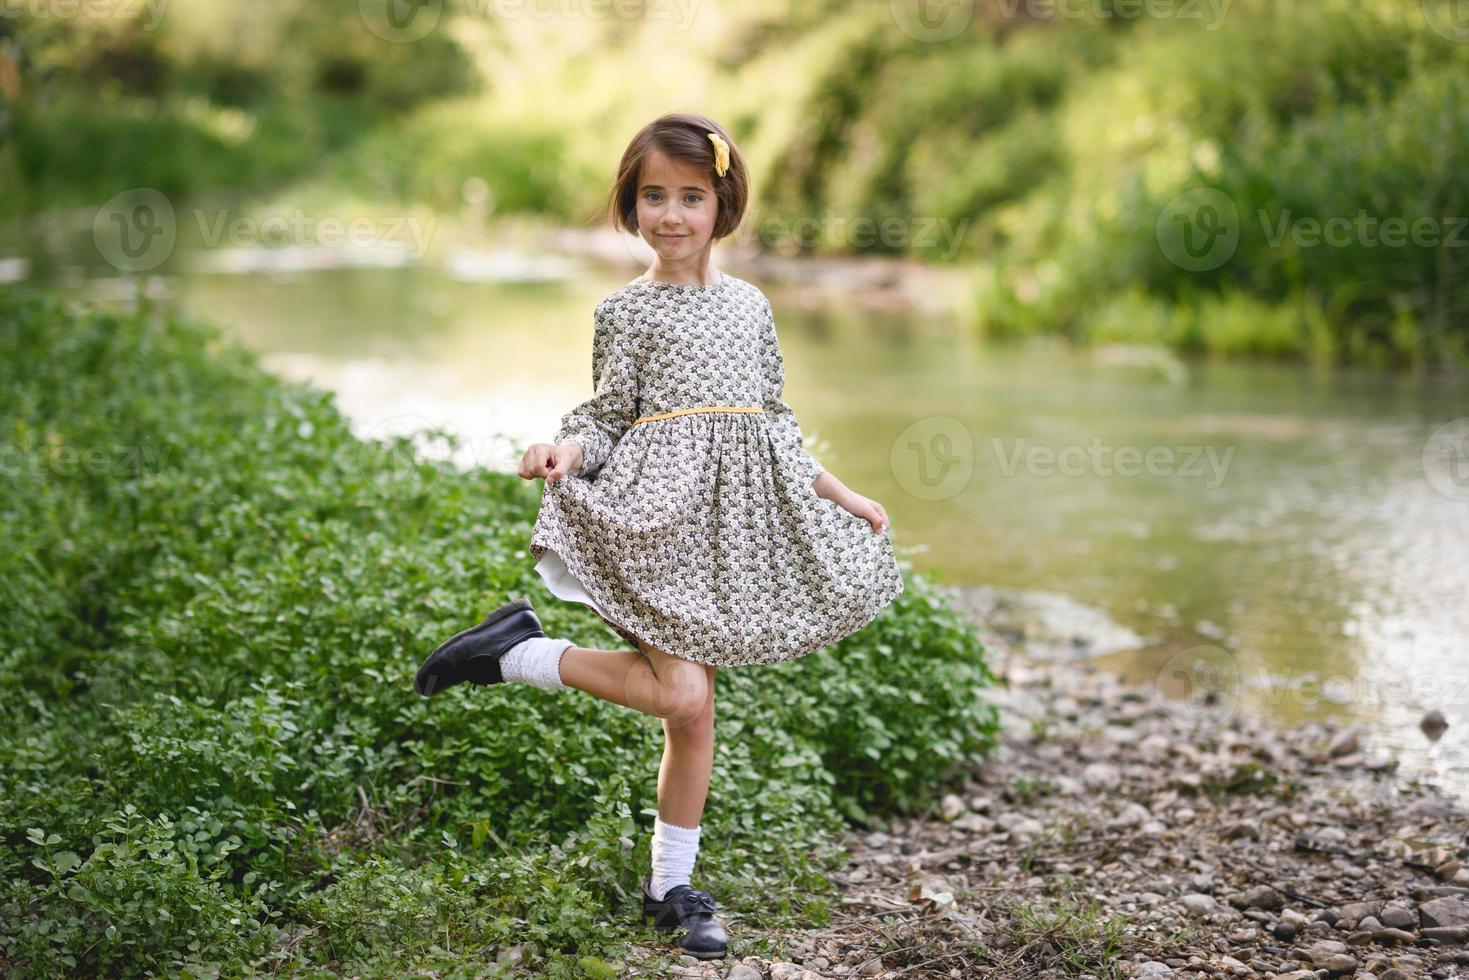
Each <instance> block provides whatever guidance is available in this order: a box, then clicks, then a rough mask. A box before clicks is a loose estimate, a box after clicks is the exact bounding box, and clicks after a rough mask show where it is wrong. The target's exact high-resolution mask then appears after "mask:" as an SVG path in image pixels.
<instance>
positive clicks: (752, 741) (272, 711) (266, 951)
mask: <svg viewBox="0 0 1469 980" xmlns="http://www.w3.org/2000/svg"><path fill="white" fill-rule="evenodd" d="M0 427H3V431H4V432H5V433H6V438H7V442H8V445H7V446H6V447H5V448H6V450H7V456H6V460H5V462H6V465H5V467H4V469H3V474H4V481H5V493H4V494H3V495H0V520H3V526H4V528H5V530H6V532H7V534H8V536H9V538H8V540H9V541H10V543H11V547H9V548H7V549H5V550H4V552H3V553H0V589H3V590H4V593H3V597H4V600H5V603H6V609H7V612H8V613H9V615H7V616H6V617H4V618H3V619H0V651H3V653H0V693H3V695H4V697H3V699H0V725H3V727H4V730H6V731H9V732H13V733H16V735H15V736H14V737H12V738H10V739H6V740H3V741H0V840H3V845H0V881H3V882H4V884H3V885H0V947H3V949H4V956H5V958H6V959H7V961H8V964H7V965H8V966H9V967H10V968H11V970H12V972H13V973H14V974H15V975H18V976H27V975H43V974H44V975H51V974H55V973H57V972H62V971H65V972H77V973H85V974H95V973H105V974H107V975H116V976H133V975H142V974H144V973H149V972H159V971H162V972H168V973H178V972H185V971H190V970H194V969H195V968H198V969H200V970H205V969H209V968H215V967H217V968H221V969H224V970H226V971H228V972H232V973H235V972H240V971H243V970H247V969H255V968H259V969H272V970H273V969H279V968H281V967H288V966H292V965H296V966H308V965H309V966H320V967H329V968H331V969H333V970H336V969H342V970H370V971H380V972H382V973H384V974H396V973H401V972H402V970H403V969H405V968H406V967H407V965H408V964H413V965H414V966H415V967H419V966H423V965H426V964H434V963H436V964H439V966H440V967H442V969H444V970H446V971H449V972H451V973H452V972H453V971H454V970H455V969H462V968H463V963H464V961H465V960H466V958H468V959H469V960H471V961H474V962H476V963H483V962H485V961H487V960H489V959H493V958H494V955H495V953H496V951H498V950H501V949H504V948H506V947H508V946H509V945H512V944H514V943H516V942H521V941H526V940H529V941H530V942H531V945H529V946H528V947H527V948H526V949H525V950H523V952H524V953H525V955H526V957H527V958H526V960H525V964H526V968H530V969H534V970H536V971H538V972H539V973H541V974H542V975H550V976H555V975H567V976H569V975H581V971H582V967H581V966H580V965H578V961H577V957H579V956H600V955H604V954H607V953H608V951H609V950H615V949H616V946H617V944H618V943H620V942H622V941H625V940H626V939H627V938H628V936H629V935H630V934H634V933H636V932H637V930H638V929H640V928H641V926H640V925H639V923H638V920H637V918H636V912H637V906H636V889H637V884H636V882H637V876H638V875H639V874H640V873H641V872H642V870H643V869H644V868H645V866H646V864H647V860H648V853H647V836H648V835H647V834H646V833H640V832H639V827H641V828H642V829H643V830H647V829H648V827H649V826H650V825H651V821H652V814H653V813H655V812H656V810H655V807H656V793H657V772H658V764H659V760H660V757H661V753H662V731H661V726H660V725H659V724H658V722H657V720H656V719H653V718H650V717H648V716H644V715H641V714H639V713H637V712H633V711H629V710H627V709H624V708H622V707H620V706H618V705H613V704H610V703H608V702H604V701H600V700H598V699H596V698H592V697H587V696H583V695H581V694H579V693H574V692H552V691H542V690H538V689H535V688H530V687H528V686H525V685H513V686H506V687H500V688H493V689H484V688H471V687H468V686H466V687H462V688H458V689H456V690H455V691H452V692H448V693H446V694H445V695H443V696H441V697H439V698H435V699H433V700H432V701H425V700H423V699H421V698H418V697H417V696H416V695H414V694H412V687H411V676H412V673H413V671H414V670H416V668H417V666H418V663H419V662H420V661H421V658H422V656H423V654H424V653H425V652H426V651H427V650H429V649H431V648H432V646H433V645H434V644H435V643H437V642H438V640H440V639H442V637H443V636H445V635H447V634H448V633H450V632H453V631H455V630H457V629H459V628H462V626H463V625H464V623H465V622H466V621H467V620H469V619H472V618H473V617H474V616H475V615H476V613H475V610H476V609H480V610H483V609H485V608H490V607H492V606H494V605H498V604H499V603H501V602H504V601H505V600H506V599H507V598H509V597H511V596H514V595H519V594H527V595H532V596H538V595H542V594H543V593H542V591H541V588H540V581H539V578H538V577H537V576H536V575H535V572H534V569H533V567H532V563H531V562H530V561H529V560H528V555H527V543H528V541H529V537H530V529H531V526H532V524H533V521H534V519H535V514H536V507H537V505H538V503H539V494H538V492H537V487H536V486H535V485H533V484H529V483H527V482H525V481H522V480H520V479H518V478H516V477H514V476H511V475H508V474H500V473H489V472H484V471H479V470H474V471H470V472H462V473H461V472H458V471H456V470H454V469H453V467H452V466H451V465H450V464H448V463H440V462H438V461H436V460H431V459H429V458H428V457H427V455H426V454H424V453H423V452H422V448H421V440H415V439H411V438H409V437H401V438H399V439H397V440H394V441H392V442H390V443H376V442H362V441H360V440H358V439H357V438H356V437H355V436H354V435H353V434H352V433H351V430H350V428H349V426H348V424H347V421H346V420H345V419H344V418H343V417H342V416H341V415H340V414H339V412H338V411H337V409H336V407H335V404H334V402H333V399H332V397H331V396H330V395H329V394H327V393H324V392H321V391H319V390H317V389H314V388H312V387H310V386H305V385H297V384H293V383H288V382H285V381H282V380H279V379H277V378H275V377H273V376H271V375H269V374H267V373H266V372H264V371H262V370H261V369H260V368H259V366H258V363H257V362H256V359H255V358H254V356H253V355H251V354H250V353H248V352H246V351H244V350H242V349H240V348H239V347H238V346H236V345H235V344H234V343H232V342H228V341H227V340H226V338H225V337H224V336H223V335H221V334H220V333H219V332H218V331H217V330H216V329H215V328H213V327H209V326H207V325H204V324H199V323H194V322H191V321H187V320H183V319H180V318H177V317H165V316H161V315H158V314H155V313H153V312H152V311H150V310H148V309H146V308H145V309H143V310H141V311H139V312H137V313H127V314H119V313H111V312H104V311H101V310H97V309H91V308H71V307H69V306H67V305H66V304H64V303H63V302H61V301H60V300H59V299H57V298H55V297H53V296H49V295H44V294H43V295H36V296H24V295H20V294H16V293H0ZM907 578H908V584H909V588H908V589H906V590H905V592H904V594H903V595H901V596H899V597H898V600H897V601H895V603H894V604H893V606H891V607H890V608H889V609H887V610H885V611H884V613H883V615H881V616H880V617H879V618H878V620H877V621H875V622H874V623H873V624H871V625H870V626H869V627H868V628H867V629H865V630H863V631H861V632H859V633H857V634H855V635H853V636H851V637H848V638H847V639H845V640H843V641H842V642H841V643H839V644H837V645H835V646H834V647H832V648H830V649H828V650H824V651H820V652H817V653H814V654H811V655H809V656H807V657H805V658H802V659H801V660H799V661H798V662H796V663H794V664H789V665H783V666H781V667H779V668H763V669H761V670H754V669H746V670H739V669H731V670H728V671H724V672H722V673H721V677H720V702H719V704H720V708H719V718H720V722H719V725H720V727H719V734H720V748H719V751H718V753H717V754H716V757H715V770H714V777H713V782H712V786H711V794H710V806H709V809H708V810H707V811H706V818H705V821H704V824H703V826H704V827H705V828H706V835H705V838H704V840H705V842H706V845H705V846H704V847H703V848H702V849H701V853H700V861H701V872H700V873H701V874H703V875H705V876H706V877H707V878H709V879H711V880H712V881H714V882H716V883H724V884H728V885H729V886H730V891H729V892H728V894H730V895H731V896H732V898H731V900H730V901H729V903H728V904H729V906H730V907H731V909H732V910H735V911H739V907H740V904H741V902H740V900H739V899H738V898H735V897H733V896H737V895H741V894H748V895H759V896H760V906H761V910H762V913H764V914H768V915H769V917H770V918H769V919H768V920H767V921H769V922H770V923H771V924H777V923H779V922H782V921H787V920H804V921H811V920H815V921H820V920H821V918H822V917H823V916H824V914H825V909H826V908H827V906H828V903H829V899H830V896H831V894H832V886H831V884H830V883H829V881H827V880H826V878H825V877H824V871H825V870H826V869H828V868H829V867H830V866H831V862H832V861H834V860H837V859H838V858H839V855H838V854H837V852H835V851H834V849H833V848H832V846H831V840H830V837H831V835H832V834H833V833H835V832H837V831H839V830H841V829H842V827H843V826H844V825H845V819H846V818H855V819H858V820H862V821H880V820H882V819H884V818H885V816H886V815H888V814H891V813H894V812H898V811H899V810H901V809H902V808H904V807H911V806H918V805H922V803H923V802H924V801H926V800H930V799H931V798H932V797H933V795H934V794H935V793H937V792H940V791H941V781H942V780H944V779H945V778H947V777H948V776H950V775H952V774H953V773H954V772H955V770H956V769H957V767H958V766H960V765H961V764H962V763H963V762H964V761H965V760H967V759H970V758H972V757H974V756H976V755H977V754H980V753H983V752H984V751H986V750H987V749H988V748H989V747H990V746H992V745H993V741H994V734H995V724H994V721H995V719H994V715H993V709H991V708H990V707H988V706H986V705H985V704H984V703H983V702H982V701H981V700H980V696H981V693H982V686H983V685H984V684H986V683H988V682H989V680H990V675H989V672H988V669H987V668H986V667H985V666H984V661H983V650H982V648H981V646H980V644H979V642H978V640H977V639H976V638H975V634H974V633H973V631H972V630H971V629H969V628H967V627H966V626H965V625H964V624H963V623H962V621H961V620H959V619H958V618H957V616H956V614H954V613H953V612H952V611H951V610H949V609H948V608H947V607H946V605H945V603H944V602H943V601H942V598H941V597H940V595H939V594H938V593H937V592H936V591H935V589H934V587H933V586H931V585H930V584H929V583H927V582H926V581H925V580H924V578H923V577H922V576H918V575H915V574H914V573H912V572H911V570H910V571H909V572H908V576H907ZM567 605H570V604H567ZM545 607H546V608H545V610H544V616H543V618H544V621H545V622H546V625H547V629H548V631H549V632H551V633H552V634H553V635H571V636H577V637H579V638H580V642H583V643H588V644H602V645H611V646H621V644H620V642H619V641H618V640H617V638H616V636H615V634H613V633H612V632H611V631H610V630H608V629H607V628H606V627H605V626H604V625H603V624H602V623H601V622H600V620H597V619H596V618H595V616H594V615H593V614H592V613H591V612H590V611H588V610H585V609H582V608H581V607H579V606H577V607H575V608H566V607H563V606H558V605H556V604H549V603H548V604H545ZM714 887H715V888H716V890H719V889H720V888H721V887H722V886H721V884H715V885H714Z"/></svg>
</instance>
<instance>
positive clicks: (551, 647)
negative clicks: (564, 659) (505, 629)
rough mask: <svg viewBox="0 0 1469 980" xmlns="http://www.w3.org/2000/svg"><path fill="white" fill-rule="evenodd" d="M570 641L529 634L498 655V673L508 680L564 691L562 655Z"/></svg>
mask: <svg viewBox="0 0 1469 980" xmlns="http://www.w3.org/2000/svg"><path fill="white" fill-rule="evenodd" d="M570 646H572V642H571V641H570V640H563V639H560V638H557V637H550V636H532V637H531V638H529V639H526V640H521V641H520V642H519V643H517V644H515V646H513V647H511V648H510V649H509V650H507V651H505V655H504V656H503V657H501V658H500V675H501V676H502V677H504V678H505V680H507V681H523V682H524V683H526V684H534V685H535V686H536V687H544V688H546V689H548V690H564V689H565V688H566V685H565V684H563V683H561V655H562V654H563V653H565V652H566V649H567V647H570Z"/></svg>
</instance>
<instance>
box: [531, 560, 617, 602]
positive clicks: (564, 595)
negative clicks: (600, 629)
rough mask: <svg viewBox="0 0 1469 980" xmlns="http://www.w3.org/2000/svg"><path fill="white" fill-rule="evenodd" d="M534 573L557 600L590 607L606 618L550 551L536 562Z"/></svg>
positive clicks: (564, 563) (578, 581)
mask: <svg viewBox="0 0 1469 980" xmlns="http://www.w3.org/2000/svg"><path fill="white" fill-rule="evenodd" d="M536 571H537V572H539V573H540V576H541V579H542V580H543V581H544V582H545V583H546V589H547V590H548V591H550V593H551V594H552V595H554V596H555V597H556V598H558V599H565V600H566V601H567V602H581V603H585V604H586V605H588V606H591V607H592V608H593V609H595V610H596V611H597V614H598V615H600V616H602V617H603V618H608V617H607V610H605V609H603V608H602V607H601V606H599V605H597V602H596V600H595V599H593V598H592V597H591V596H590V595H588V594H587V590H586V587H585V586H583V585H582V584H581V579H579V578H577V577H576V576H575V575H573V574H571V569H569V568H567V567H566V562H564V561H562V560H561V556H560V555H559V554H557V553H556V552H555V551H553V550H551V549H549V548H548V549H547V550H546V553H545V554H544V555H542V556H541V560H540V561H538V562H536Z"/></svg>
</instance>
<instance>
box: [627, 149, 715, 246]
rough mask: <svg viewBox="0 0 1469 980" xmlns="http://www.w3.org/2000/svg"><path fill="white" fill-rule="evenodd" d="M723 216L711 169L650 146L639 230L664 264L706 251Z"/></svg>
mask: <svg viewBox="0 0 1469 980" xmlns="http://www.w3.org/2000/svg"><path fill="white" fill-rule="evenodd" d="M718 216H719V199H718V198H717V197H715V196H714V186H713V184H712V183H711V182H710V176H709V175H708V174H705V173H704V172H703V171H702V169H701V168H699V167H695V166H692V165H690V164H687V163H684V162H683V161H682V160H674V159H672V158H670V157H668V156H666V155H665V154H663V153H661V152H659V151H658V150H650V151H648V154H647V155H646V156H645V157H643V166H642V170H641V171H640V172H639V173H638V233H639V234H641V235H642V236H643V241H645V242H647V243H648V244H649V245H651V246H653V251H654V252H656V253H657V254H658V264H659V265H660V266H665V267H668V266H673V267H677V266H680V265H682V264H683V263H685V262H687V261H689V260H693V259H696V258H697V257H698V256H699V254H700V253H701V252H705V251H706V250H707V248H708V245H709V236H710V235H711V234H712V233H713V231H714V221H715V219H716V218H717V217H718Z"/></svg>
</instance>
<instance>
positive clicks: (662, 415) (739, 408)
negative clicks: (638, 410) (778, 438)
mask: <svg viewBox="0 0 1469 980" xmlns="http://www.w3.org/2000/svg"><path fill="white" fill-rule="evenodd" d="M764 411H765V409H763V408H761V407H759V406H758V405H699V406H697V407H696V408H677V409H674V410H673V411H671V412H659V413H658V414H657V415H644V416H643V417H642V418H640V419H638V420H637V422H634V423H633V425H638V424H639V423H642V422H652V421H653V420H655V419H671V418H673V417H674V416H675V415H688V414H689V413H690V412H764Z"/></svg>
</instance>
